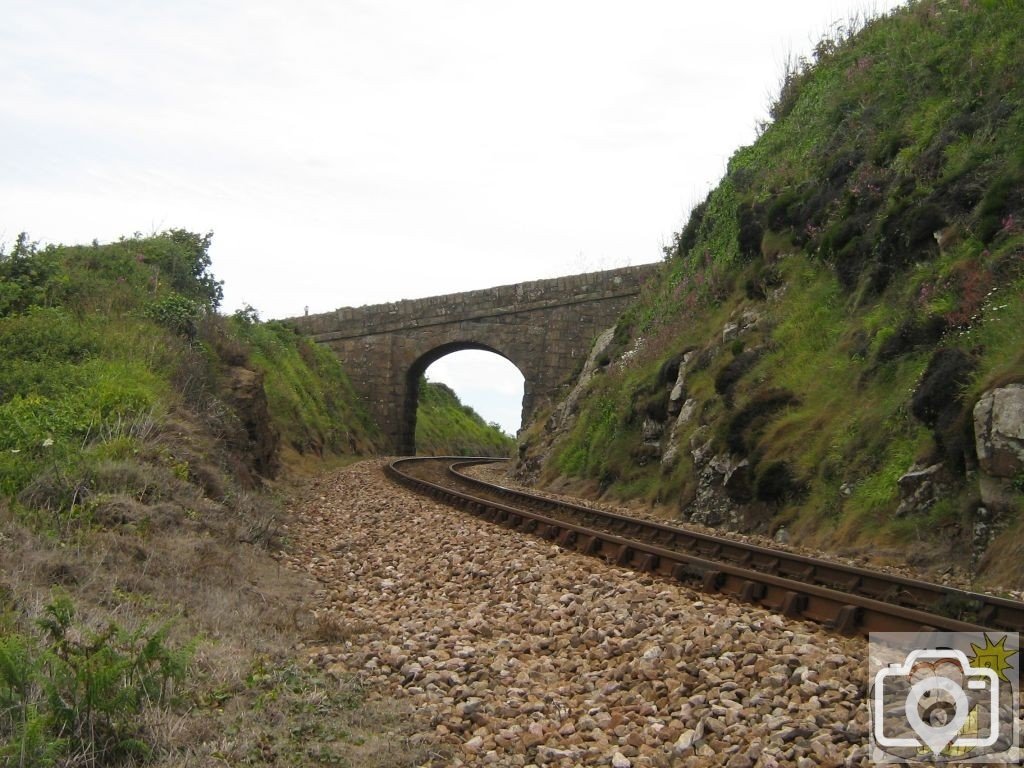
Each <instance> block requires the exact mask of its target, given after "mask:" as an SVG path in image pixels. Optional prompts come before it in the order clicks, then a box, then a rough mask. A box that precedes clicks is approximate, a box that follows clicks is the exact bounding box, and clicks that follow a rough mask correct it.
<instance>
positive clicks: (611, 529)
mask: <svg viewBox="0 0 1024 768" xmlns="http://www.w3.org/2000/svg"><path fill="white" fill-rule="evenodd" d="M493 461H496V460H495V459H483V458H480V459H458V458H452V457H445V458H433V457H431V458H426V457H415V458H404V459H397V460H395V461H393V462H391V463H390V464H389V465H388V466H387V472H388V474H389V476H391V477H392V478H393V479H395V480H396V481H398V482H399V483H401V484H403V485H405V486H406V487H409V488H411V489H412V490H416V491H418V492H421V493H426V494H428V495H430V496H432V497H434V498H436V499H437V500H439V501H442V502H444V503H447V504H450V505H452V506H456V507H460V508H462V509H466V510H467V511H469V512H472V513H474V514H477V515H479V516H481V517H483V518H485V519H487V520H490V521H492V522H497V523H501V524H503V525H506V526H508V527H511V528H517V529H519V530H523V531H526V532H532V533H536V534H538V535H540V536H542V537H544V538H547V539H550V540H554V541H556V542H557V543H558V544H559V545H561V546H563V547H567V548H574V549H576V550H578V551H580V552H583V553H585V554H590V555H595V556H599V557H604V558H605V559H607V560H609V561H611V562H614V563H616V564H617V565H621V566H624V567H630V568H634V569H636V570H641V571H646V572H651V573H657V574H660V575H662V576H667V577H671V578H674V579H676V580H679V581H684V582H689V583H698V584H699V585H700V587H701V588H702V589H704V590H705V591H708V592H720V593H723V594H727V595H731V596H733V597H735V598H738V599H741V600H743V601H746V602H750V603H756V604H760V605H762V606H764V607H766V608H768V609H771V610H774V611H778V612H781V613H782V614H784V615H786V616H790V617H793V618H804V619H810V620H813V621H817V622H819V623H822V624H824V625H826V626H827V627H829V628H832V629H834V630H836V631H838V632H842V633H844V634H856V633H862V634H867V633H869V632H879V631H906V632H918V631H929V630H946V631H978V630H981V629H985V628H988V629H1003V630H1008V631H1020V630H1021V629H1022V628H1024V603H1019V602H1016V601H1013V600H1006V599H1004V598H999V597H994V596H990V595H982V594H978V593H974V592H966V591H964V590H958V589H953V588H949V587H943V586H940V585H936V584H929V583H928V582H920V581H914V580H912V579H907V578H905V577H902V576H896V575H893V574H887V573H880V572H876V571H869V570H867V569H863V568H857V567H854V566H846V565H841V564H837V563H831V562H828V561H825V560H817V559H815V558H810V557H806V556H804V555H797V554H794V553H791V552H785V551H783V550H776V549H770V548H767V547H761V546H757V545H753V544H746V543H744V542H738V541H734V540H731V539H725V538H718V537H715V536H711V535H708V534H703V533H698V532H695V531H690V530H687V529H684V528H679V527H675V526H669V525H664V524H661V523H654V522H649V521H646V520H640V519H637V518H633V517H628V516H626V515H619V514H616V513H613V512H605V511H603V510H597V509H593V508H591V507H587V506H583V505H581V504H574V503H570V502H564V501H556V500H553V499H549V498H546V497H543V496H538V495H536V494H531V493H527V492H524V491H516V490H512V489H509V488H505V487H503V486H498V485H494V484H492V483H487V482H485V481H482V480H479V479H477V478H472V477H469V476H467V475H465V474H463V473H462V472H461V470H462V469H465V468H467V467H468V466H471V465H477V464H481V463H488V462H493ZM442 462H443V463H444V464H445V465H446V466H445V472H446V477H445V479H446V480H447V481H448V482H449V483H451V482H456V483H460V484H462V485H464V486H465V485H468V486H470V487H471V488H472V489H473V491H474V492H473V493H468V492H465V491H460V490H456V489H455V488H452V487H450V485H445V484H442V483H440V482H433V481H431V480H427V479H424V478H423V477H417V476H416V474H417V473H416V470H415V469H414V468H416V467H433V469H434V470H436V469H437V465H438V464H439V463H442ZM431 471H433V470H431ZM480 494H490V495H497V496H499V497H500V498H502V499H503V501H496V500H494V499H489V498H485V496H484V495H480ZM505 501H508V502H509V503H505ZM524 507H526V508H524ZM544 512H554V513H555V514H556V515H560V516H561V517H552V516H550V515H549V514H544ZM570 516H571V517H573V518H575V520H567V519H565V517H570ZM581 523H583V524H581ZM908 603H909V604H908ZM936 606H938V608H939V609H940V610H929V609H930V608H935V607H936ZM965 606H966V607H967V608H968V609H969V610H968V611H964V607H965ZM950 607H952V608H954V609H956V610H957V611H958V613H957V614H956V615H950V613H952V611H951V610H949V609H950ZM942 609H945V610H942ZM965 613H967V614H968V616H969V618H967V617H965V615H964V614H965Z"/></svg>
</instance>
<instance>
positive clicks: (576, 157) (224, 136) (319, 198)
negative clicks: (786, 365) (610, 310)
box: [0, 0, 893, 317]
mask: <svg viewBox="0 0 1024 768" xmlns="http://www.w3.org/2000/svg"><path fill="white" fill-rule="evenodd" d="M892 4H893V3H892V2H891V0H883V1H882V2H879V3H876V4H875V5H876V8H878V9H883V8H886V7H890V6H891V5H892ZM3 5H4V24H3V25H0V71H3V72H4V79H3V93H2V95H3V98H0V146H3V147H4V152H3V153H0V241H7V242H8V243H10V242H11V241H13V239H14V237H15V236H16V234H17V233H18V232H19V231H20V230H28V231H29V233H30V234H31V235H32V236H33V237H34V238H35V239H42V240H44V241H49V242H58V241H60V242H88V241H90V240H92V239H93V238H98V239H100V240H111V239H116V238H117V237H118V236H120V235H125V234H131V233H133V232H135V231H140V232H143V233H146V232H150V231H153V230H159V229H161V228H168V227H185V228H188V229H192V230H195V231H207V230H213V231H214V232H215V237H214V244H213V247H212V249H211V256H212V258H213V263H214V270H215V272H216V274H217V275H218V277H220V278H222V279H225V280H226V302H225V304H226V307H225V308H226V309H228V310H231V309H234V308H236V307H237V306H239V305H240V304H241V303H243V302H246V303H249V304H252V305H254V306H256V307H257V308H258V309H259V310H260V311H261V313H262V314H263V316H264V317H284V316H289V315H296V314H301V313H302V311H303V308H304V307H306V306H308V307H309V308H310V310H311V311H313V312H318V311H327V310H330V309H333V308H335V307H338V306H344V305H355V306H358V305H361V304H368V303H378V302H381V301H390V300H397V299H401V298H415V297H419V296H426V295H433V294H440V293H448V292H452V291H458V290H470V289H475V288H485V287H489V286H492V285H499V284H507V283H511V282H518V281H522V280H530V279H537V278H542V277H554V276H557V275H559V274H569V273H573V272H579V271H585V270H587V269H594V268H610V267H614V266H618V265H622V264H626V263H631V264H639V263H644V262H649V261H655V260H657V259H659V258H660V257H661V250H660V249H661V246H662V245H663V244H664V243H665V242H668V241H670V240H671V235H672V233H673V232H674V231H675V230H677V229H679V228H680V227H681V226H682V224H683V223H684V220H685V216H686V214H687V212H688V210H689V208H690V207H691V206H692V205H693V204H694V203H696V202H698V201H699V200H700V199H701V198H703V196H704V195H705V194H706V193H707V191H708V189H709V188H710V187H711V185H712V184H713V183H714V182H716V181H717V179H718V178H719V176H720V174H721V173H722V171H723V170H724V168H725V163H726V161H727V159H728V157H729V156H730V155H731V154H732V152H733V151H734V150H735V149H736V148H737V147H738V146H740V145H741V144H744V143H749V142H750V141H751V140H752V139H753V136H754V125H755V122H756V120H757V119H758V118H760V117H763V115H764V113H765V110H766V107H767V104H768V100H769V94H770V92H771V90H772V89H773V88H774V87H775V85H776V83H777V81H778V77H779V73H780V71H781V66H782V64H781V62H782V61H783V59H784V57H785V54H786V53H787V52H788V51H790V50H793V51H797V52H801V51H808V50H809V49H810V47H811V43H812V41H813V40H814V39H816V38H817V37H819V36H820V33H821V32H822V31H823V30H825V29H826V28H827V27H828V25H829V23H830V22H831V21H832V20H833V19H835V18H845V17H846V15H847V14H848V12H849V10H850V7H851V3H850V0H785V1H784V0H779V2H771V3H767V2H763V0H732V1H731V2H725V1H724V0H723V2H718V3H699V4H697V3H681V2H676V1H671V2H670V0H640V2H636V3H630V4H628V5H627V4H624V3H621V2H618V3H611V2H606V1H603V0H597V1H594V0H591V1H589V2H584V1H583V0H560V1H559V2H553V3H552V2H541V1H540V0H522V1H521V2H517V3H498V2H494V1H493V0H481V1H480V2H468V0H448V1H446V2H439V3H419V2H412V0H374V1H373V2H369V1H368V0H366V1H360V0H330V1H328V0H303V1H301V2H296V3H290V4H282V3H279V2H271V0H246V1H245V2H242V0H202V1H201V0H179V1H178V2H175V3H159V2H152V1H151V0H143V1H142V2H137V3H130V4H124V3H117V2H113V0H50V1H48V2H46V3H39V2H35V1H34V0H6V1H5V2H4V3H3Z"/></svg>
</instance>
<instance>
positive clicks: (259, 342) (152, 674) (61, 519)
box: [0, 230, 402, 766]
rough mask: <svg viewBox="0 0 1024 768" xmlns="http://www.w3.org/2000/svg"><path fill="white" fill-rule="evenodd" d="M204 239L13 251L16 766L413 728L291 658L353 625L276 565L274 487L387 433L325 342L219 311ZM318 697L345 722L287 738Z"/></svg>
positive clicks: (10, 675) (0, 380)
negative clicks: (310, 696) (314, 614)
mask: <svg viewBox="0 0 1024 768" xmlns="http://www.w3.org/2000/svg"><path fill="white" fill-rule="evenodd" d="M209 244H210V237H209V236H200V235H195V234H192V233H189V232H185V231H182V230H173V231H169V232H165V233H163V234H160V235H157V236H154V237H145V238H144V237H133V238H128V239H122V240H120V241H118V242H116V243H112V244H109V245H98V244H94V245H91V246H77V247H64V246H59V247H47V248H45V249H38V248H36V247H35V246H34V245H33V244H32V243H31V242H30V241H29V240H28V239H27V238H26V237H24V236H22V237H20V238H19V239H18V242H17V243H16V245H15V246H14V247H13V249H11V251H10V252H9V253H2V254H0V551H2V552H3V556H2V557H0V764H2V765H14V766H51V765H61V766H98V765H137V764H140V763H142V762H149V763H152V764H156V765H181V764H182V760H183V756H185V755H192V756H193V757H195V758H196V759H197V760H199V761H200V762H203V760H204V759H206V760H215V759H216V760H217V761H218V762H231V763H232V764H242V763H247V762H248V761H249V760H250V758H251V757H252V756H253V755H256V754H260V753H261V750H262V751H263V752H264V753H265V752H266V750H268V749H271V748H275V747H273V745H275V744H280V745H283V747H282V748H283V749H284V753H285V754H293V755H295V762H294V764H296V765H300V764H306V763H305V762H304V761H305V759H306V756H307V755H308V754H312V753H313V752H315V753H316V754H318V755H320V756H322V757H323V759H324V760H325V761H327V762H331V761H334V762H337V761H338V760H340V759H341V758H340V757H339V755H340V754H342V753H344V754H348V751H350V750H351V749H352V747H351V744H352V743H354V742H355V741H359V743H362V741H361V740H363V739H366V740H372V739H373V738H375V736H374V735H373V734H372V733H367V730H368V729H369V730H372V728H370V726H371V725H372V727H373V728H401V727H402V726H401V724H399V723H396V722H394V720H393V718H392V719H388V717H387V716H384V715H381V716H380V717H378V716H377V715H371V714H369V713H367V712H364V711H363V710H362V708H363V703H362V694H361V691H360V689H359V688H358V686H357V685H356V684H355V682H354V681H337V680H327V679H323V678H322V676H320V674H319V673H318V672H317V671H316V670H315V669H313V668H308V669H307V668H305V667H300V666H298V665H296V663H295V656H294V654H295V644H296V643H297V642H312V641H315V640H316V638H318V637H320V636H321V635H322V634H323V633H324V632H326V631H329V632H335V631H340V630H339V629H337V628H335V629H333V630H332V629H331V628H330V627H318V626H316V625H315V624H313V623H312V619H311V613H310V611H309V610H308V607H309V606H308V604H307V603H306V602H305V601H307V599H308V597H307V596H308V595H310V594H312V591H313V587H312V586H311V585H310V584H309V583H307V582H306V581H305V580H304V579H302V578H301V577H299V576H298V575H297V574H294V573H292V572H291V571H288V570H287V569H282V568H281V565H280V563H279V562H278V561H277V560H276V559H275V557H274V556H273V555H274V554H275V553H277V552H278V551H279V550H280V548H281V544H282V541H283V538H284V536H285V535H286V531H285V528H284V525H285V514H284V510H283V509H282V503H281V501H280V500H279V497H278V492H277V490H276V488H277V487H279V486H278V485H277V484H276V483H273V482H270V481H272V479H273V478H274V477H275V476H278V475H279V474H281V471H282V469H284V468H288V467H291V468H296V469H302V468H312V467H315V466H322V465H323V460H327V459H332V457H333V458H334V460H343V457H344V456H346V455H348V456H351V455H353V454H356V453H367V452H373V451H375V450H376V449H377V448H378V447H379V446H380V445H381V442H380V438H379V435H378V433H377V429H376V427H375V426H374V425H373V424H372V423H371V422H370V420H369V418H368V417H367V415H366V414H365V412H364V411H363V410H362V408H361V407H360V406H359V405H358V403H357V401H356V398H355V396H354V394H353V392H352V389H351V386H350V385H349V383H348V380H347V378H346V377H345V374H344V372H343V371H342V369H341V366H340V364H339V363H338V360H337V359H336V358H335V357H334V356H332V355H331V354H330V353H329V352H328V351H327V350H324V349H322V348H319V347H317V346H316V345H315V344H313V343H312V342H309V341H307V340H305V339H304V338H302V337H300V336H298V335H297V334H296V333H295V332H294V331H292V330H291V329H289V328H287V327H286V326H284V325H282V324H279V323H272V322H271V323H261V322H259V320H258V318H257V316H256V313H255V312H254V311H252V310H248V311H246V312H240V313H238V314H236V315H235V316H232V317H223V316H221V315H218V314H217V313H216V309H217V305H218V303H219V300H220V297H221V286H220V283H218V282H217V281H216V280H215V279H214V277H213V276H212V275H211V273H210V260H209V257H208V253H207V251H208V247H209ZM313 689H315V690H318V691H321V692H322V693H323V698H322V700H321V701H320V702H319V703H318V705H317V713H316V716H317V717H318V718H322V719H326V720H328V721H329V725H327V726H323V725H322V724H320V725H317V726H316V733H317V739H315V740H312V741H310V740H308V739H307V743H306V749H307V751H302V750H293V749H290V748H288V743H289V739H290V738H292V737H291V736H290V733H292V732H301V733H304V734H306V733H310V732H311V731H310V730H309V729H310V727H311V726H310V724H309V723H307V722H306V718H311V717H313V715H312V714H309V713H308V707H306V705H305V703H304V702H305V698H304V696H305V694H304V692H305V691H308V690H313ZM204 733H205V734H207V735H205V736H204V735H203V734H204ZM210 733H216V734H218V736H217V738H216V739H213V738H209V734H210ZM339 745H341V746H340V747H339ZM346 745H348V746H346ZM336 749H339V750H341V751H340V752H338V753H335V751H334V750H336ZM196 750H199V751H200V752H202V750H205V751H206V752H207V753H210V752H212V751H216V752H217V758H214V757H213V756H212V755H211V754H206V755H205V757H204V756H203V755H201V754H199V753H197V751H196ZM309 750H312V752H310V751H309ZM204 764H205V763H204ZM279 764H284V763H279ZM288 764H292V763H288ZM388 764H391V763H390V762H389V763H388Z"/></svg>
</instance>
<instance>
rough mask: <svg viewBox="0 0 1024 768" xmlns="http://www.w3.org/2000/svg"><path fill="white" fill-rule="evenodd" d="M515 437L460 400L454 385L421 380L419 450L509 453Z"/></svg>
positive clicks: (441, 453)
mask: <svg viewBox="0 0 1024 768" xmlns="http://www.w3.org/2000/svg"><path fill="white" fill-rule="evenodd" d="M514 448H515V440H514V439H512V438H511V437H509V436H508V435H506V434H505V433H504V432H502V431H501V428H500V427H499V426H497V425H496V424H488V423H487V422H485V421H484V420H483V418H482V417H481V416H480V415H479V414H478V413H477V412H476V411H474V410H473V409H472V408H471V407H470V406H468V405H464V404H463V403H461V402H460V401H459V398H458V396H457V395H456V394H455V392H453V391H452V389H451V387H449V386H447V385H446V384H442V383H440V382H428V381H427V380H426V379H425V378H421V379H420V386H419V407H418V409H417V411H416V452H417V453H420V454H424V455H428V456H431V455H432V456H509V455H511V453H512V450H513V449H514Z"/></svg>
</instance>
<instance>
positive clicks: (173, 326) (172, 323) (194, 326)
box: [144, 293, 202, 341]
mask: <svg viewBox="0 0 1024 768" xmlns="http://www.w3.org/2000/svg"><path fill="white" fill-rule="evenodd" d="M201 311H202V310H201V307H200V305H199V303H198V302H196V301H193V300H192V299H187V298H185V297H184V296H182V295H181V294H180V293H171V294H169V295H167V296H164V297H163V298H161V299H158V300H156V301H154V302H152V303H151V304H149V305H147V306H146V308H145V310H144V313H145V315H146V317H148V318H149V319H150V320H153V321H154V322H156V323H157V324H158V325H161V326H163V327H164V328H166V329H167V330H169V331H170V332H171V333H174V334H176V335H178V336H184V337H185V338H186V339H188V340H189V341H194V340H195V338H196V334H197V333H198V330H199V319H200V317H201Z"/></svg>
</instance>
